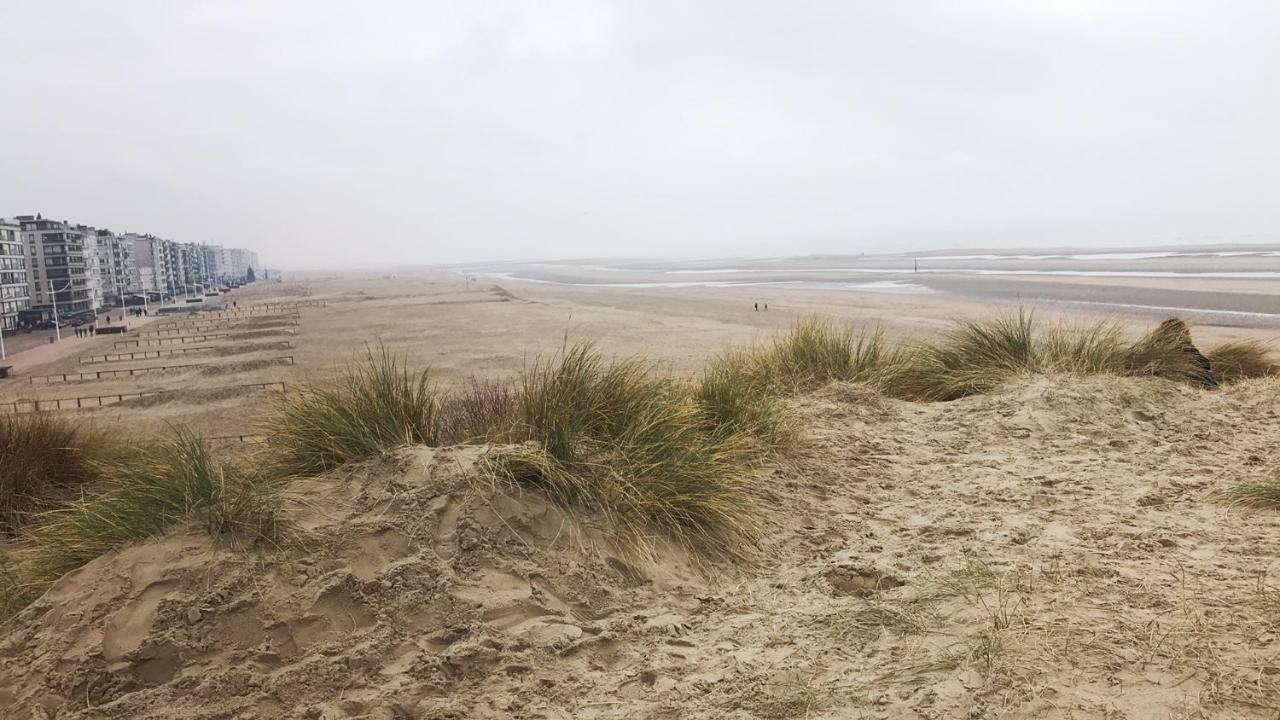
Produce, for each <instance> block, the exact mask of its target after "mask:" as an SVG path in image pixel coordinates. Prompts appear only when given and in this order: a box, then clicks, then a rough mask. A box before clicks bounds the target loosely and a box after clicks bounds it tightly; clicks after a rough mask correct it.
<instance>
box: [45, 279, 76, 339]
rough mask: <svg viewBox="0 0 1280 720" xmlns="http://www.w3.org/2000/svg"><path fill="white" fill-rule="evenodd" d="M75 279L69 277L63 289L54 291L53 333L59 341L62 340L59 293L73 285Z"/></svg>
mask: <svg viewBox="0 0 1280 720" xmlns="http://www.w3.org/2000/svg"><path fill="white" fill-rule="evenodd" d="M73 282H75V281H74V280H71V279H68V280H67V284H66V285H63V286H62V290H54V291H53V334H54V335H56V336H57V337H58V342H62V322H61V321H59V320H58V293H60V292H64V291H65V290H66V289H67V288H69V287H71V283H73ZM49 287H50V288H52V287H53V283H49Z"/></svg>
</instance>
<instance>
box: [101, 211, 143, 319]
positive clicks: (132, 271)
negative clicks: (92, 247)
mask: <svg viewBox="0 0 1280 720" xmlns="http://www.w3.org/2000/svg"><path fill="white" fill-rule="evenodd" d="M97 243H98V264H99V271H100V282H101V284H102V296H103V299H104V300H106V301H109V302H110V304H112V305H116V306H119V305H120V304H121V303H120V295H121V294H122V293H123V294H124V295H129V294H131V293H136V292H140V291H141V288H140V287H139V286H138V283H137V281H136V277H137V274H138V273H137V267H136V266H135V265H134V262H133V241H132V240H131V239H129V238H125V237H122V236H120V235H116V234H115V233H113V232H111V231H110V230H99V231H98V232H97Z"/></svg>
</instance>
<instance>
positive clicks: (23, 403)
mask: <svg viewBox="0 0 1280 720" xmlns="http://www.w3.org/2000/svg"><path fill="white" fill-rule="evenodd" d="M272 388H279V389H280V392H284V391H285V384H284V383H282V382H267V383H248V384H245V385H224V386H222V387H216V388H201V390H202V391H204V390H209V391H214V390H269V389H272ZM181 392H187V391H186V390H153V391H146V392H133V393H113V394H111V395H81V396H79V397H69V398H52V399H48V400H15V401H13V402H6V403H0V410H4V409H8V410H9V411H10V412H14V413H27V412H41V411H44V410H91V409H95V408H101V407H110V406H111V405H116V404H119V403H122V402H124V401H126V400H138V399H141V398H145V397H155V396H157V395H172V394H175V393H181Z"/></svg>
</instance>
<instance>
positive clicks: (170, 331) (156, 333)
mask: <svg viewBox="0 0 1280 720" xmlns="http://www.w3.org/2000/svg"><path fill="white" fill-rule="evenodd" d="M299 325H300V323H299V322H298V321H297V320H293V321H289V320H280V321H278V323H277V324H276V325H274V326H273V327H270V328H256V327H255V326H254V325H252V324H246V323H238V322H235V321H227V322H213V323H191V324H186V325H174V326H170V325H164V326H160V327H157V328H156V329H154V330H145V331H142V332H139V333H134V334H135V335H136V336H138V337H162V336H168V335H181V334H183V333H203V332H213V331H216V330H254V329H262V330H273V329H275V328H277V327H299Z"/></svg>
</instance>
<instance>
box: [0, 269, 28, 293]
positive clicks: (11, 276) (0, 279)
mask: <svg viewBox="0 0 1280 720" xmlns="http://www.w3.org/2000/svg"><path fill="white" fill-rule="evenodd" d="M0 285H5V286H10V285H12V286H18V287H21V288H23V290H24V294H25V289H26V286H27V276H26V274H25V273H7V272H0ZM9 289H11V288H9V287H5V288H3V289H2V290H0V297H4V295H3V294H2V293H3V292H4V291H5V290H9Z"/></svg>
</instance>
